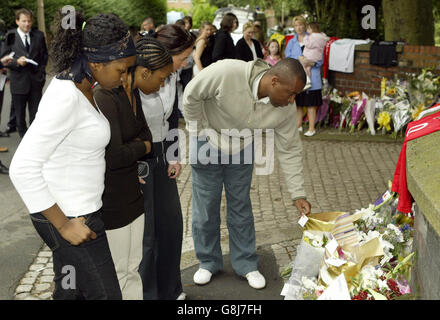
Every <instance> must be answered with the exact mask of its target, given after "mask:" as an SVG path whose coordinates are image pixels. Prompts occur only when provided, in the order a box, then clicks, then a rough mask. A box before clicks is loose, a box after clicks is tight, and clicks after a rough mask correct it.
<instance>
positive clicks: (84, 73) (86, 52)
mask: <svg viewBox="0 0 440 320" xmlns="http://www.w3.org/2000/svg"><path fill="white" fill-rule="evenodd" d="M82 51H83V53H82V54H81V55H80V56H79V57H77V58H76V59H75V61H74V62H73V63H72V65H71V67H70V68H69V69H68V70H66V71H63V72H61V73H59V74H58V75H57V76H56V77H57V78H58V79H63V80H73V81H75V82H78V83H80V82H81V81H82V80H83V79H84V78H87V80H89V82H90V83H92V81H93V80H92V71H91V70H90V68H89V65H88V62H96V63H102V62H110V61H113V60H117V59H122V58H127V57H131V56H135V55H136V48H135V45H134V42H133V39H132V37H131V35H130V32H127V35H125V36H124V37H123V38H122V39H121V40H119V41H117V42H115V43H111V44H107V45H105V46H100V47H84V48H83V50H82Z"/></svg>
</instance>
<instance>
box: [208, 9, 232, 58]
mask: <svg viewBox="0 0 440 320" xmlns="http://www.w3.org/2000/svg"><path fill="white" fill-rule="evenodd" d="M237 28H238V19H237V17H236V16H235V14H233V13H231V12H228V13H227V14H225V16H224V17H223V20H222V22H221V23H220V30H218V31H217V32H216V34H215V40H214V48H213V50H212V62H216V61H218V60H222V59H235V56H236V53H235V46H234V41H233V40H232V37H231V33H232V32H234V30H235V29H237Z"/></svg>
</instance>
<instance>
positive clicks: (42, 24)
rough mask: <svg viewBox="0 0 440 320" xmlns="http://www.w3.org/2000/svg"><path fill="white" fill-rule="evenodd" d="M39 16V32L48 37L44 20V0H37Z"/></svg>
mask: <svg viewBox="0 0 440 320" xmlns="http://www.w3.org/2000/svg"><path fill="white" fill-rule="evenodd" d="M37 16H38V30H40V31H41V32H43V33H44V35H45V36H46V24H45V20H44V0H37Z"/></svg>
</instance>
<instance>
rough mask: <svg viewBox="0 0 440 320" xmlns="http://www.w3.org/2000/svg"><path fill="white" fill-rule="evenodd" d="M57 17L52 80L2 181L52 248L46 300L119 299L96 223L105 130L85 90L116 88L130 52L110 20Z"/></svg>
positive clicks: (117, 23) (120, 28)
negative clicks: (68, 23) (67, 22)
mask: <svg viewBox="0 0 440 320" xmlns="http://www.w3.org/2000/svg"><path fill="white" fill-rule="evenodd" d="M64 19H65V17H64V15H63V14H62V12H61V10H60V11H59V12H58V13H57V15H56V18H55V21H54V27H53V29H54V36H53V40H52V45H51V58H52V61H53V62H52V65H53V67H54V71H55V73H56V76H55V77H54V78H53V79H52V80H51V82H50V84H49V86H48V88H47V90H46V91H45V93H44V95H43V97H42V100H41V103H40V106H39V110H38V112H37V116H36V117H35V121H34V122H33V123H32V125H31V126H30V128H29V130H28V132H27V133H26V135H25V136H24V138H23V140H21V143H20V145H19V146H18V148H17V151H16V152H15V155H14V158H13V159H12V163H11V167H10V178H11V181H12V183H13V184H14V186H15V188H16V190H17V192H18V193H19V195H20V196H21V198H22V199H23V202H24V203H25V205H26V207H27V209H28V210H29V212H30V213H31V215H30V217H31V221H32V223H33V225H34V226H35V228H36V230H37V232H38V234H39V235H40V237H41V238H42V239H43V241H44V242H45V243H46V245H47V246H48V247H49V248H50V249H51V250H52V256H53V270H54V273H55V277H54V281H55V290H54V292H53V299H54V300H70V299H72V300H73V299H82V300H84V299H87V300H97V299H110V300H113V299H121V298H122V294H121V289H120V287H119V283H118V277H117V275H116V271H115V265H114V263H113V259H112V256H111V252H110V248H109V245H108V240H107V236H106V233H105V227H104V222H103V221H102V218H101V207H102V194H103V191H104V175H105V157H104V156H105V147H106V146H107V144H108V143H109V141H110V126H109V123H108V121H107V119H106V117H105V116H104V115H103V114H102V112H101V111H100V106H99V105H97V104H96V102H95V100H94V98H93V86H94V84H95V83H96V82H98V83H99V84H100V85H101V86H102V87H103V88H106V89H108V90H111V89H112V88H116V87H119V86H120V85H121V83H122V81H123V80H124V79H125V78H126V76H127V69H128V68H129V67H130V66H132V65H133V64H134V62H135V55H136V49H135V47H134V43H133V41H132V39H131V36H130V33H129V32H128V28H127V26H126V25H125V24H124V23H123V22H122V20H121V19H120V18H119V17H117V16H116V15H113V14H98V15H96V16H94V17H92V18H90V19H88V20H87V22H86V21H85V20H84V18H83V16H82V15H81V14H80V13H79V12H78V11H76V12H75V19H74V20H73V21H75V25H74V28H69V29H65V27H64ZM66 266H70V267H71V268H70V269H68V270H69V271H68V272H70V273H72V272H73V271H75V285H67V286H66V284H65V282H66V281H65V280H64V278H65V276H66ZM71 281H72V280H71Z"/></svg>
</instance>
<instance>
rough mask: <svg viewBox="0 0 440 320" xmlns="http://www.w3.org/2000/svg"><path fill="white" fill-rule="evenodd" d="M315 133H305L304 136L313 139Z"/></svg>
mask: <svg viewBox="0 0 440 320" xmlns="http://www.w3.org/2000/svg"><path fill="white" fill-rule="evenodd" d="M315 133H316V131H310V130H309V131H307V132H306V133H304V135H305V136H306V137H311V136H314V135H315Z"/></svg>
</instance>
